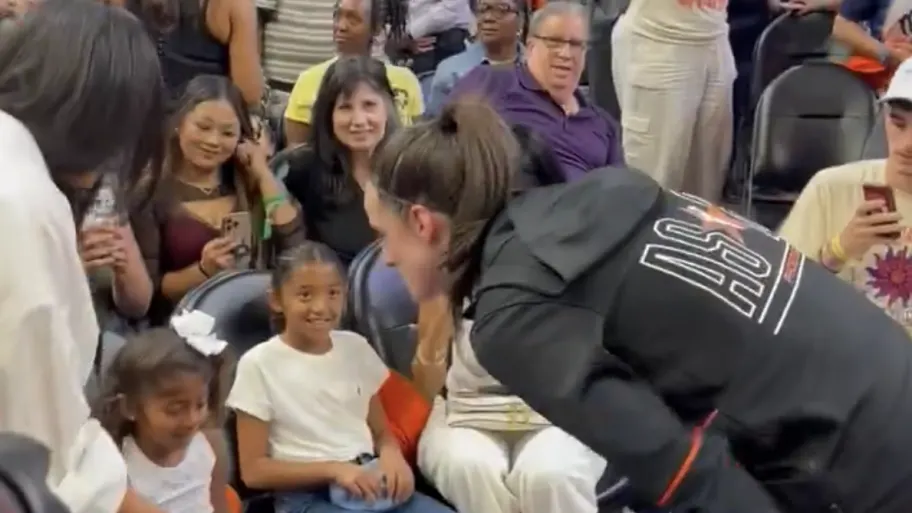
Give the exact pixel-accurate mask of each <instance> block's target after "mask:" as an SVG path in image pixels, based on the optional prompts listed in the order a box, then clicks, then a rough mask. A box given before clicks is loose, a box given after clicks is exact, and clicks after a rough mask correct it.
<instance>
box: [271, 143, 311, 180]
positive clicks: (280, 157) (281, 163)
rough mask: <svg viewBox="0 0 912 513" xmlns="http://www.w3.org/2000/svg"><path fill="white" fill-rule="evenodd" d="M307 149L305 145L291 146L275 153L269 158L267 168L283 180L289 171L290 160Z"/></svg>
mask: <svg viewBox="0 0 912 513" xmlns="http://www.w3.org/2000/svg"><path fill="white" fill-rule="evenodd" d="M305 151H308V147H307V146H293V147H291V148H285V149H284V150H282V151H280V152H278V153H276V154H275V155H273V157H272V158H271V159H270V160H269V169H271V170H272V174H274V175H275V176H276V178H278V179H279V180H282V181H284V180H285V178H287V177H288V173H289V172H290V171H291V161H292V160H293V159H294V158H295V157H296V156H297V155H299V154H300V153H302V152H305Z"/></svg>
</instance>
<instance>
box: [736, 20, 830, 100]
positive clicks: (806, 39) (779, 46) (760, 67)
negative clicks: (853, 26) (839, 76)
mask: <svg viewBox="0 0 912 513" xmlns="http://www.w3.org/2000/svg"><path fill="white" fill-rule="evenodd" d="M834 18H835V15H834V14H833V13H832V12H829V11H827V12H812V13H808V14H805V15H804V16H798V15H795V14H792V13H785V14H782V15H780V16H779V17H778V18H776V19H775V20H773V22H772V23H770V24H769V26H767V27H766V30H764V31H763V33H761V34H760V38H759V39H758V40H757V44H756V46H755V47H754V58H753V60H754V72H753V77H752V83H751V105H756V104H757V102H758V101H759V100H760V96H761V95H762V94H763V91H764V90H765V89H766V87H767V86H768V85H769V84H770V83H772V81H773V80H774V79H775V78H776V77H778V76H779V75H780V74H782V73H783V72H784V71H786V70H788V69H789V68H791V67H792V66H797V65H799V64H803V63H805V62H808V61H812V60H824V59H827V57H828V56H829V51H830V48H829V44H830V33H831V32H832V31H833V20H834Z"/></svg>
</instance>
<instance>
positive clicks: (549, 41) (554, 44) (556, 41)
mask: <svg viewBox="0 0 912 513" xmlns="http://www.w3.org/2000/svg"><path fill="white" fill-rule="evenodd" d="M532 39H537V40H539V41H541V42H542V44H544V45H545V48H547V49H548V50H553V51H557V50H560V49H562V48H563V47H564V46H567V47H569V48H570V51H573V52H582V51H584V50H586V49H588V48H589V41H582V40H579V39H563V38H559V37H549V36H539V35H537V34H532Z"/></svg>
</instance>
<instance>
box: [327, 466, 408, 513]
mask: <svg viewBox="0 0 912 513" xmlns="http://www.w3.org/2000/svg"><path fill="white" fill-rule="evenodd" d="M379 463H380V460H378V459H376V458H375V459H372V460H370V461H368V462H366V463H362V464H361V467H362V468H364V469H366V470H369V469H376V468H377V466H378V464H379ZM383 488H384V493H385V492H386V490H385V488H386V476H384V477H383ZM329 502H331V503H333V505H335V506H338V507H340V508H342V509H347V510H350V511H389V510H391V509H393V508H395V507H396V504H395V503H394V502H393V499H391V498H389V497H384V498H382V499H377V500H376V501H374V502H367V501H365V500H364V499H361V498H359V497H355V496H354V495H352V494H350V493H349V492H348V490H346V489H345V488H342V487H341V486H338V485H332V486H330V487H329Z"/></svg>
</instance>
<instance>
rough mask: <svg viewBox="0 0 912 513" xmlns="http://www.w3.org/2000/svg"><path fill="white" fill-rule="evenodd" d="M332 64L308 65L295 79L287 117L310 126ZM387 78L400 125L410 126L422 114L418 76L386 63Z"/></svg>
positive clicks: (327, 62)
mask: <svg viewBox="0 0 912 513" xmlns="http://www.w3.org/2000/svg"><path fill="white" fill-rule="evenodd" d="M333 62H336V58H335V57H333V58H332V59H329V60H328V61H324V62H321V63H320V64H317V65H316V66H311V67H310V68H308V69H307V70H306V71H304V72H303V73H301V74H300V75H299V76H298V80H297V82H295V85H294V89H292V90H291V96H290V97H289V98H288V106H287V107H286V108H285V117H286V118H288V119H290V120H292V121H297V122H298V123H305V124H308V125H309V124H310V118H311V116H312V115H313V104H314V101H316V99H317V91H318V90H319V89H320V83H322V82H323V75H325V74H326V70H327V69H329V66H330V65H331V64H332V63H333ZM386 77H387V79H389V82H390V86H392V88H393V95H394V97H393V99H394V100H395V102H396V109H397V110H398V111H399V117H400V118H401V119H402V123H403V124H405V125H411V124H412V121H414V120H415V119H416V118H417V117H418V116H420V115H421V114H423V113H424V99H423V98H422V97H421V85H420V84H419V83H418V77H416V76H415V74H414V73H412V70H410V69H408V68H404V67H402V66H394V65H392V64H386Z"/></svg>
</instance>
